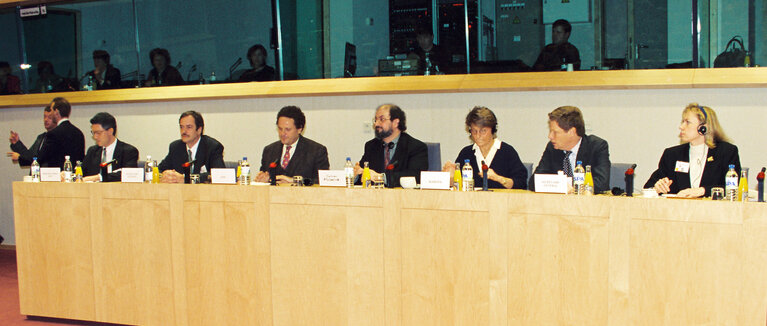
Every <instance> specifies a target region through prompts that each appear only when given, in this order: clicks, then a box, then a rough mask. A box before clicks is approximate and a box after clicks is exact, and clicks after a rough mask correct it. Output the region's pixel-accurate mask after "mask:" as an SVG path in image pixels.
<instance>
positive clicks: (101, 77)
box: [88, 50, 122, 89]
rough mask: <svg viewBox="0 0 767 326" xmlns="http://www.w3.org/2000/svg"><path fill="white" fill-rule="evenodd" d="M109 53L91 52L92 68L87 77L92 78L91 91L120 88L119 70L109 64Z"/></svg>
mask: <svg viewBox="0 0 767 326" xmlns="http://www.w3.org/2000/svg"><path fill="white" fill-rule="evenodd" d="M109 58H110V57H109V53H108V52H107V51H104V50H96V51H93V67H94V69H93V70H91V71H90V72H88V76H90V77H91V78H93V89H113V88H120V78H122V77H121V75H120V69H117V68H115V67H114V66H113V65H111V64H110V63H109Z"/></svg>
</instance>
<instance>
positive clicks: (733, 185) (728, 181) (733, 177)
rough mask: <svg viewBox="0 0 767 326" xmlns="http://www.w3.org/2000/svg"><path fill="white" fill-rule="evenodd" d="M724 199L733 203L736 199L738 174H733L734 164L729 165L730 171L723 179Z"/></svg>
mask: <svg viewBox="0 0 767 326" xmlns="http://www.w3.org/2000/svg"><path fill="white" fill-rule="evenodd" d="M724 197H725V198H727V200H729V201H735V199H736V198H737V197H738V173H737V172H735V164H730V170H729V171H727V174H726V175H725V177H724Z"/></svg>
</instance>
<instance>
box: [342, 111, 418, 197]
mask: <svg viewBox="0 0 767 326" xmlns="http://www.w3.org/2000/svg"><path fill="white" fill-rule="evenodd" d="M405 122H406V118H405V112H404V111H402V109H400V108H399V107H398V106H396V105H394V104H383V105H381V106H379V107H378V109H376V114H375V117H373V127H374V128H375V135H376V137H375V138H373V139H372V140H370V141H368V142H367V143H365V153H364V154H363V155H362V159H360V161H359V162H357V164H356V165H355V166H354V174H355V175H360V174H362V170H363V166H362V165H363V164H364V162H368V167H369V168H370V176H371V179H377V178H383V176H381V174H383V173H384V172H385V170H386V167H387V166H391V167H392V168H393V169H392V173H391V176H392V180H386V179H385V178H384V182H385V183H386V185H387V186H389V187H399V186H400V183H399V178H400V177H406V176H413V177H416V180H418V179H419V178H420V176H421V171H426V170H428V169H429V157H428V151H427V149H426V144H424V143H423V142H422V141H420V140H418V139H415V138H413V137H412V136H410V135H409V134H407V133H406V132H405V130H407V125H406V123H405Z"/></svg>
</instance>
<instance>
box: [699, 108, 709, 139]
mask: <svg viewBox="0 0 767 326" xmlns="http://www.w3.org/2000/svg"><path fill="white" fill-rule="evenodd" d="M698 109H699V110H700V112H703V121H701V123H700V126H698V133H699V134H701V136H705V135H706V132H707V131H708V128H706V126H705V125H706V122H708V114H707V113H706V109H704V108H703V107H702V106H700V105H698Z"/></svg>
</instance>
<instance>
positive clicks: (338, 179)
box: [317, 170, 346, 187]
mask: <svg viewBox="0 0 767 326" xmlns="http://www.w3.org/2000/svg"><path fill="white" fill-rule="evenodd" d="M317 172H319V173H320V187H346V172H345V171H344V170H319V171H317Z"/></svg>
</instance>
